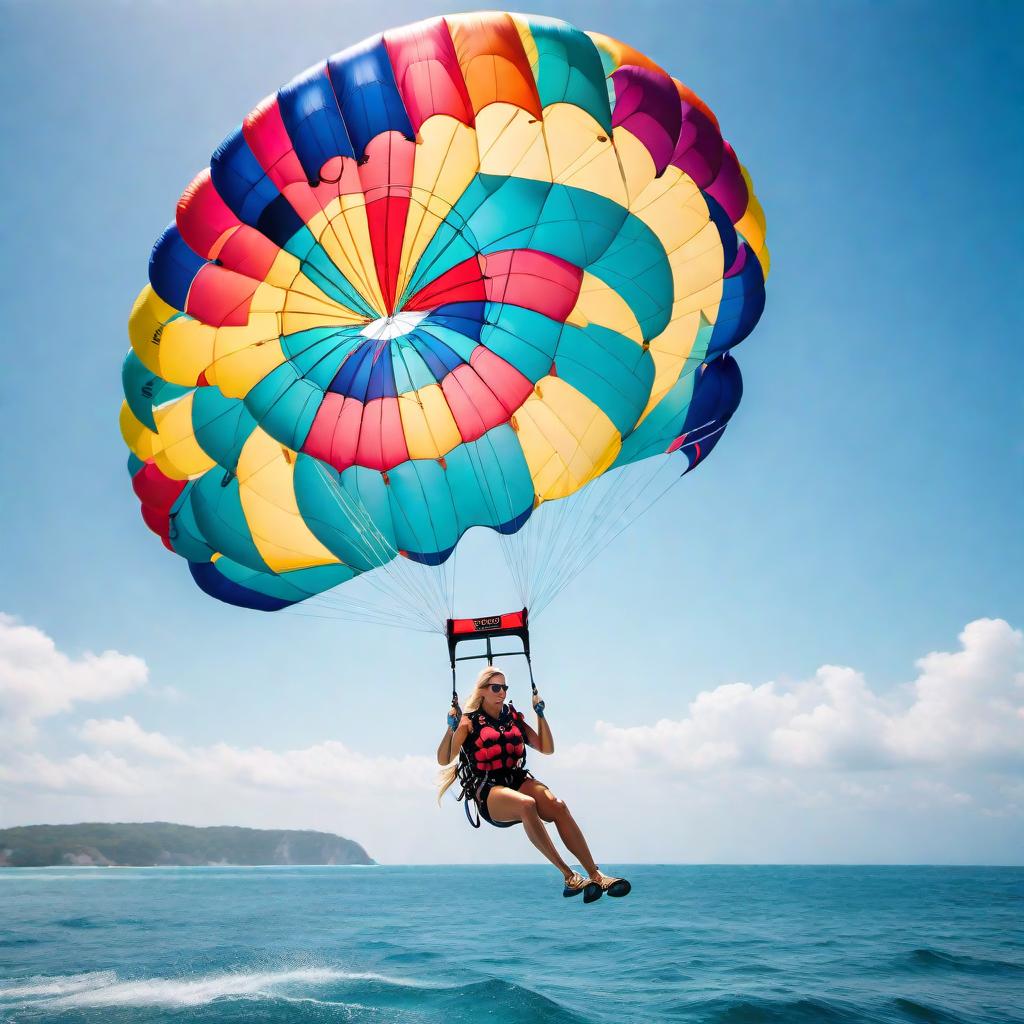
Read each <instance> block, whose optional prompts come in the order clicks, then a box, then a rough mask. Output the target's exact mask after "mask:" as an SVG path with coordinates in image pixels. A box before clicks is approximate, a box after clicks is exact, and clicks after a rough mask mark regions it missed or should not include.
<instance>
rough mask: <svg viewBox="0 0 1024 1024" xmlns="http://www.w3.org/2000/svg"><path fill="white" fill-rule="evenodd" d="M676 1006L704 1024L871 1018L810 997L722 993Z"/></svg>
mask: <svg viewBox="0 0 1024 1024" xmlns="http://www.w3.org/2000/svg"><path fill="white" fill-rule="evenodd" d="M675 1009H676V1010H677V1012H678V1015H679V1016H683V1017H687V1018H688V1019H692V1020H700V1021H702V1022H704V1024H864V1022H865V1021H866V1020H870V1019H871V1018H870V1017H869V1016H867V1015H866V1014H865V1013H864V1010H863V1008H862V1007H859V1006H851V1005H847V1004H845V1003H840V1002H838V1001H837V1000H829V999H813V998H797V999H762V998H757V997H751V996H747V997H737V996H721V997H718V998H716V999H709V1000H706V1001H704V1002H701V1003H690V1002H687V1003H684V1004H680V1005H679V1006H677V1007H676V1008H675ZM673 1015H674V1016H675V1015H676V1014H673Z"/></svg>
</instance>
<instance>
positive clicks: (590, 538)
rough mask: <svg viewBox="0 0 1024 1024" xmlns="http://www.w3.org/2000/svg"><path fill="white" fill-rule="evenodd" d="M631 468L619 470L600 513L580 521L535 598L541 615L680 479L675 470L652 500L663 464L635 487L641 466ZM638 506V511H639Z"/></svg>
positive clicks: (649, 471) (648, 471) (657, 490)
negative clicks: (557, 564) (638, 506)
mask: <svg viewBox="0 0 1024 1024" xmlns="http://www.w3.org/2000/svg"><path fill="white" fill-rule="evenodd" d="M641 465H642V464H641ZM632 468H633V467H623V469H622V470H620V471H619V476H620V478H619V479H617V480H615V481H614V482H613V483H612V485H611V487H610V488H609V494H608V496H607V497H606V499H605V500H604V501H602V502H601V503H600V505H599V510H598V514H595V515H592V516H591V517H590V520H589V521H587V520H582V521H581V523H580V529H579V531H578V533H577V535H576V538H575V542H574V543H573V544H572V545H571V546H570V548H569V549H568V550H567V551H566V552H565V554H564V557H563V558H561V559H559V567H558V571H557V572H556V573H555V574H553V575H551V576H549V578H548V579H547V580H546V581H545V584H544V588H543V591H542V592H541V593H540V594H539V595H538V597H537V599H536V606H537V611H538V613H539V612H540V610H541V609H543V608H545V607H547V606H548V605H549V604H550V603H551V602H552V601H553V600H554V599H555V598H556V597H557V596H558V595H559V594H560V593H561V592H562V591H563V590H564V589H565V587H566V586H567V585H568V584H569V583H570V582H572V580H573V579H575V577H576V576H578V575H579V574H580V573H581V572H582V571H583V570H584V569H585V568H586V567H587V566H588V565H589V564H590V563H591V562H592V561H593V560H594V558H596V557H597V555H599V554H600V553H601V551H603V550H604V549H605V548H606V547H607V546H608V544H610V543H611V542H612V540H614V539H615V537H617V536H618V535H619V534H620V533H621V532H622V531H623V530H624V529H626V527H627V526H629V525H630V524H631V523H633V522H636V520H637V519H639V518H640V517H641V516H642V515H643V514H644V512H646V511H647V510H648V509H649V508H650V507H651V506H652V505H653V504H654V503H655V502H656V501H657V500H658V499H659V498H661V496H662V495H663V494H664V493H665V492H666V491H667V490H668V489H669V487H671V486H672V485H673V484H674V483H675V482H676V480H677V479H679V474H677V473H675V471H674V468H673V472H672V474H671V476H670V478H669V481H668V484H667V485H666V486H664V487H662V488H661V489H660V490H659V489H657V488H653V489H654V490H655V493H654V496H653V497H652V498H651V497H649V495H650V493H651V491H652V484H653V483H654V482H655V481H656V480H658V479H659V478H660V476H661V475H662V472H663V470H664V465H661V466H658V465H656V466H654V467H652V468H651V469H649V470H648V467H646V466H645V467H643V468H644V469H645V470H647V472H646V473H645V474H644V475H645V477H646V479H643V480H642V481H641V482H639V483H638V484H637V486H636V487H635V488H634V487H631V486H629V484H630V483H632V482H633V481H634V478H635V477H637V476H641V474H640V473H639V467H637V470H638V471H637V472H629V470H631V469H632ZM624 493H625V494H626V496H627V498H628V500H627V501H626V502H625V503H623V502H622V500H621V499H622V497H623V494H624ZM648 499H649V500H648ZM638 504H640V508H639V509H637V508H636V506H637V505H638Z"/></svg>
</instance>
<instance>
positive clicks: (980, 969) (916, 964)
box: [906, 947, 1024, 974]
mask: <svg viewBox="0 0 1024 1024" xmlns="http://www.w3.org/2000/svg"><path fill="white" fill-rule="evenodd" d="M906 962H907V963H908V964H909V966H911V967H913V968H916V969H930V970H944V971H956V972H958V973H964V974H1024V963H1020V962H1019V961H1013V960H996V959H993V958H988V957H977V956H970V955H969V954H967V953H947V952H945V951H944V950H941V949H929V948H927V947H924V948H921V949H915V950H912V951H911V952H910V953H909V954H908V956H907V958H906Z"/></svg>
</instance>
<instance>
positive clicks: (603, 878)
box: [590, 870, 633, 896]
mask: <svg viewBox="0 0 1024 1024" xmlns="http://www.w3.org/2000/svg"><path fill="white" fill-rule="evenodd" d="M590 881H591V883H592V884H594V885H597V886H600V889H601V892H606V893H608V895H609V896H626V895H628V894H629V891H630V890H631V889H632V888H633V887H632V886H631V885H630V884H629V882H627V881H626V879H625V878H615V877H613V876H612V875H606V874H605V873H604V872H603V871H600V870H595V871H592V872H591V873H590Z"/></svg>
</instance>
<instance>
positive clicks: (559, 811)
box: [544, 796, 569, 821]
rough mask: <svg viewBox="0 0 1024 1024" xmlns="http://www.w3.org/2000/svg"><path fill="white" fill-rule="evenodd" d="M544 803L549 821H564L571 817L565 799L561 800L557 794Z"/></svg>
mask: <svg viewBox="0 0 1024 1024" xmlns="http://www.w3.org/2000/svg"><path fill="white" fill-rule="evenodd" d="M544 803H545V807H544V811H545V815H544V816H545V817H546V818H547V820H548V821H564V820H565V819H566V818H568V817H569V808H568V807H567V806H566V803H565V801H564V800H559V799H558V797H557V796H552V797H549V798H548V799H547V800H545V801H544Z"/></svg>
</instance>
